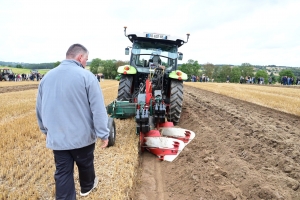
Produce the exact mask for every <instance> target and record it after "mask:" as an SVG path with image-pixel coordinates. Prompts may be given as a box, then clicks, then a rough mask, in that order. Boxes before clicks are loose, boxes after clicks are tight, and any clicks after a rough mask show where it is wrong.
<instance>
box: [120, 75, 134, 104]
mask: <svg viewBox="0 0 300 200" xmlns="http://www.w3.org/2000/svg"><path fill="white" fill-rule="evenodd" d="M132 82H133V76H132V75H124V74H123V75H122V77H121V79H120V82H119V89H118V97H117V100H118V101H130V100H131V98H132V91H131V88H132Z"/></svg>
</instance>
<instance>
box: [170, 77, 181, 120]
mask: <svg viewBox="0 0 300 200" xmlns="http://www.w3.org/2000/svg"><path fill="white" fill-rule="evenodd" d="M182 102H183V82H182V81H179V80H175V79H171V85H170V105H169V111H168V114H167V119H168V121H171V122H173V123H174V125H176V124H178V123H179V119H180V114H181V110H182Z"/></svg>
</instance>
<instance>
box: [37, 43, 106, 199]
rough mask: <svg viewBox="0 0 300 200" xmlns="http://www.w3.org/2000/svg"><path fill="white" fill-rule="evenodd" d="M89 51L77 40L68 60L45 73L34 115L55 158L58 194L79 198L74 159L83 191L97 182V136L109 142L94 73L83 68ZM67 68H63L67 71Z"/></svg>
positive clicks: (101, 98) (94, 185)
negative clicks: (95, 160) (77, 42)
mask: <svg viewBox="0 0 300 200" xmlns="http://www.w3.org/2000/svg"><path fill="white" fill-rule="evenodd" d="M88 54H89V53H88V50H87V49H86V48H85V47H84V46H83V45H81V44H73V45H71V46H70V47H69V49H68V50H67V53H66V59H65V60H63V61H62V62H61V63H60V65H59V66H58V67H56V68H54V69H52V70H51V71H49V72H48V73H47V75H46V76H45V77H44V78H43V79H42V81H41V82H40V84H39V88H38V94H37V101H36V114H37V121H38V125H39V128H40V130H41V132H43V133H44V134H45V135H46V147H47V148H50V149H52V150H53V154H54V160H55V166H56V171H55V175H54V177H55V187H56V194H55V195H56V199H72V200H75V199H76V192H75V183H74V162H75V163H76V165H77V169H78V173H79V183H80V188H81V189H80V195H81V196H87V195H88V194H90V192H91V191H92V190H93V189H94V188H95V187H96V186H97V184H98V178H97V176H96V175H95V169H94V150H95V143H96V140H97V138H100V139H101V140H102V143H103V145H102V148H105V147H107V145H108V136H109V129H108V116H107V113H106V108H105V104H104V99H103V94H102V91H101V89H100V87H99V83H98V81H97V79H96V77H95V76H94V75H93V74H92V73H91V72H90V71H88V70H85V69H84V68H85V66H86V62H87V60H88ZM66 71H67V72H68V73H65V72H66Z"/></svg>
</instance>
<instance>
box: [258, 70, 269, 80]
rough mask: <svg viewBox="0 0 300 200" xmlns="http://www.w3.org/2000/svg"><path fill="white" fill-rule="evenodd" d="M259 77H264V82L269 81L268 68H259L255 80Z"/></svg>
mask: <svg viewBox="0 0 300 200" xmlns="http://www.w3.org/2000/svg"><path fill="white" fill-rule="evenodd" d="M258 78H264V82H265V83H267V82H268V73H267V71H266V70H258V71H257V72H256V74H255V80H258Z"/></svg>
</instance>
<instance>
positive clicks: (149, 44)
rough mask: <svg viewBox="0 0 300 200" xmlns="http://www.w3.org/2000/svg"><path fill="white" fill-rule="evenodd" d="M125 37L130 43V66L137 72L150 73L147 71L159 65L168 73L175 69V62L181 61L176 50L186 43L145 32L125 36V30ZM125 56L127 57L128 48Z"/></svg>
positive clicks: (174, 38)
mask: <svg viewBox="0 0 300 200" xmlns="http://www.w3.org/2000/svg"><path fill="white" fill-rule="evenodd" d="M125 36H127V37H128V39H129V40H130V41H131V42H132V47H131V48H132V50H131V57H130V65H131V66H134V67H135V68H136V69H137V71H138V72H141V73H150V72H149V69H151V68H155V67H158V66H159V65H161V66H164V68H165V69H166V71H165V72H166V73H168V72H171V71H172V70H176V69H177V60H182V56H183V54H182V53H180V52H178V48H179V47H180V46H182V45H183V44H184V43H186V42H185V41H184V40H183V39H182V38H180V37H174V36H170V35H166V34H157V33H146V32H144V33H130V34H128V35H126V29H125ZM188 37H189V34H188ZM125 54H126V55H129V47H127V48H125Z"/></svg>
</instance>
